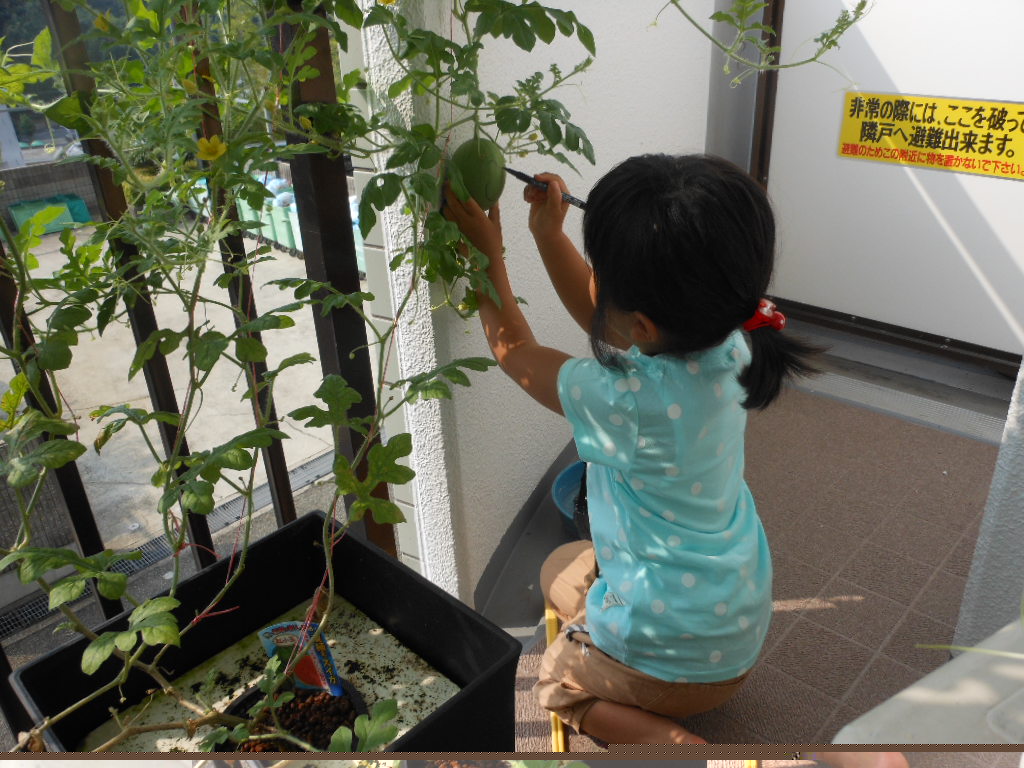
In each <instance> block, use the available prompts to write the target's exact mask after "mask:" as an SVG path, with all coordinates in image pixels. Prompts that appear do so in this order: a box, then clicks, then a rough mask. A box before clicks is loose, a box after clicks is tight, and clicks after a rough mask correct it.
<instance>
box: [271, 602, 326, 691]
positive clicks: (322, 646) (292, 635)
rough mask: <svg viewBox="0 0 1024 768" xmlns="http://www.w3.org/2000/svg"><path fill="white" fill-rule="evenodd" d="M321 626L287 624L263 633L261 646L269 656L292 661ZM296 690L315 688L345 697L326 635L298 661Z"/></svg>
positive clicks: (295, 671) (294, 670)
mask: <svg viewBox="0 0 1024 768" xmlns="http://www.w3.org/2000/svg"><path fill="white" fill-rule="evenodd" d="M317 626H319V625H317V624H303V623H302V622H300V621H285V622H282V623H281V624H273V625H271V626H269V627H266V628H265V629H261V630H260V642H262V643H263V648H264V649H265V650H266V652H267V654H268V655H269V656H275V655H276V656H280V657H281V660H282V661H288V659H289V658H290V657H291V654H292V651H293V650H294V649H295V647H296V646H304V645H306V644H307V643H308V642H309V638H310V637H312V636H313V633H314V632H316V629H317ZM292 678H293V679H294V680H295V687H296V688H312V689H323V690H327V691H330V692H331V694H332V695H334V696H341V695H343V694H344V693H345V689H344V688H343V687H342V684H341V676H340V675H339V674H338V668H337V667H336V666H335V664H334V657H333V656H332V655H331V651H330V649H328V647H327V643H325V642H324V638H323V635H322V634H321V635H318V636H317V638H316V640H315V641H314V642H313V644H312V646H311V647H310V648H309V649H308V650H307V651H306V653H304V654H303V656H302V658H301V659H299V660H298V662H297V663H296V664H295V667H294V668H293V670H292Z"/></svg>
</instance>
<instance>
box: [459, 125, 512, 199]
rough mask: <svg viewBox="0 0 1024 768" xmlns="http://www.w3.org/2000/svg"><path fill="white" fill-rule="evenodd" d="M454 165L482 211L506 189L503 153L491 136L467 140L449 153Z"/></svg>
mask: <svg viewBox="0 0 1024 768" xmlns="http://www.w3.org/2000/svg"><path fill="white" fill-rule="evenodd" d="M449 163H450V164H451V165H452V166H454V167H455V168H456V169H457V170H458V173H459V176H461V177H462V183H463V184H465V185H466V189H467V190H468V191H469V196H470V197H472V198H473V199H474V200H476V201H477V203H479V204H480V207H481V208H483V209H484V210H485V211H486V210H488V209H489V208H492V207H493V206H494V204H495V203H496V202H498V198H499V197H501V192H502V190H503V189H505V155H504V153H502V151H501V147H499V146H498V145H497V144H495V143H494V142H493V141H491V140H490V139H483V138H476V139H470V140H469V141H467V142H466V143H464V144H462V145H460V146H459V148H458V149H456V150H455V152H453V153H452V158H451V160H450V161H449Z"/></svg>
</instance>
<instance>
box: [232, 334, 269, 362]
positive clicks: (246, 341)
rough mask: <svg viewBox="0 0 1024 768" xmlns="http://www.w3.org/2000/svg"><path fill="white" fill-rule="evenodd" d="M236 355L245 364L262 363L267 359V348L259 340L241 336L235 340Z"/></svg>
mask: <svg viewBox="0 0 1024 768" xmlns="http://www.w3.org/2000/svg"><path fill="white" fill-rule="evenodd" d="M235 355H236V356H237V357H238V359H239V360H241V361H242V362H243V363H262V362H264V361H265V360H266V359H267V348H266V347H265V346H263V342H261V341H259V339H254V338H252V337H251V336H239V337H238V338H237V339H235Z"/></svg>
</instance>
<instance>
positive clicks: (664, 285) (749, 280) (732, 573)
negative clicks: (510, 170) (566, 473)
mask: <svg viewBox="0 0 1024 768" xmlns="http://www.w3.org/2000/svg"><path fill="white" fill-rule="evenodd" d="M537 178H538V179H539V180H541V181H545V182H547V183H548V187H547V189H546V190H540V189H537V188H536V187H533V186H528V187H527V188H526V190H525V193H524V197H525V199H526V200H527V202H529V203H530V217H529V226H530V231H531V233H532V234H533V237H534V239H535V241H536V244H537V248H538V250H539V252H540V255H541V258H542V259H543V261H544V265H545V267H546V268H547V271H548V275H549V277H550V279H551V281H552V283H553V285H554V287H555V290H556V291H557V293H558V296H559V298H560V299H561V301H562V303H563V304H564V305H565V307H566V309H567V310H568V311H569V313H570V314H571V315H572V317H573V318H574V319H575V320H576V322H577V323H578V324H579V325H580V326H582V327H583V329H584V330H586V331H587V332H588V333H589V334H590V338H591V344H592V348H593V351H594V355H595V358H596V359H578V358H571V357H570V356H569V355H567V354H565V353H564V352H560V351H558V350H555V349H551V348H549V347H545V346H542V345H541V344H539V343H538V342H537V341H536V339H535V338H534V336H533V333H532V331H531V330H530V326H529V324H528V323H527V322H526V320H525V318H524V317H523V314H522V312H521V310H520V308H519V305H518V304H517V303H516V300H515V297H514V294H513V291H512V288H511V286H510V285H509V281H508V275H507V273H506V270H505V263H504V261H503V251H504V248H503V243H502V231H501V222H500V216H499V211H498V207H497V206H495V207H494V208H493V209H491V211H490V213H489V214H485V213H484V212H483V211H482V210H481V209H480V207H479V206H478V205H477V204H476V203H475V202H474V201H473V200H468V201H466V202H462V201H460V200H459V199H458V198H457V197H456V196H455V195H453V194H449V195H448V203H447V204H446V215H448V217H449V218H451V219H452V220H453V221H455V222H456V223H457V224H458V225H459V227H460V229H461V230H462V232H463V234H464V235H465V236H466V238H467V239H468V240H469V241H470V242H472V243H473V245H475V246H476V247H477V248H478V249H479V250H480V251H482V252H483V253H484V254H486V255H487V256H488V257H489V259H490V266H489V267H488V275H489V276H490V279H491V281H492V282H493V284H494V286H495V289H496V291H497V294H498V296H499V298H500V304H499V303H496V302H494V301H492V300H491V299H490V298H488V297H487V296H485V295H483V294H481V295H480V296H479V300H480V301H479V303H480V319H481V321H482V323H483V328H484V331H485V334H486V337H487V341H488V343H489V345H490V347H491V350H492V352H493V354H494V356H495V359H496V360H497V361H498V363H499V364H500V366H501V368H502V369H503V370H504V371H505V372H506V373H507V374H508V375H509V376H511V377H512V378H513V379H514V380H515V381H516V382H518V383H519V385H520V386H521V387H522V388H523V389H524V390H526V392H528V393H529V394H530V395H531V396H532V397H534V398H535V399H536V400H537V401H538V402H540V403H541V404H542V405H545V406H547V407H548V408H550V409H551V410H553V411H555V412H556V413H560V414H564V415H565V417H566V418H567V419H568V420H569V423H570V424H571V426H572V429H573V436H574V439H575V441H576V446H577V449H578V451H579V455H580V458H581V459H583V460H584V461H585V462H587V465H588V472H587V499H588V506H589V517H590V529H591V538H592V543H591V542H586V541H583V542H573V543H572V544H568V545H565V546H564V547H561V548H559V549H558V550H556V551H555V552H554V553H553V554H552V555H551V556H550V557H549V559H548V561H547V562H546V563H545V564H544V567H543V570H542V575H541V586H542V588H543V590H544V593H545V596H546V597H547V599H548V600H549V601H550V602H551V604H552V605H553V606H554V608H555V610H556V611H557V612H558V614H559V615H560V617H561V618H562V620H563V622H564V631H563V632H562V633H560V635H559V636H558V638H557V640H556V641H555V642H553V643H552V644H551V645H550V647H549V648H548V650H547V652H546V654H545V656H544V660H543V664H542V668H541V672H540V679H539V681H538V683H537V685H536V686H535V689H534V690H535V692H536V694H537V697H538V699H539V700H540V702H541V704H542V705H543V706H544V707H545V708H547V709H549V710H551V711H553V712H555V713H557V714H558V716H559V717H561V718H562V720H564V721H565V722H566V723H568V724H569V725H571V726H572V727H574V728H575V729H576V730H578V731H580V732H585V733H588V734H590V735H592V736H594V737H597V738H598V739H601V740H603V741H606V742H609V743H620V744H621V743H632V744H638V743H649V744H670V743H704V742H703V740H702V739H700V738H699V737H698V736H696V735H694V734H692V733H690V732H689V731H687V730H686V729H685V728H683V727H682V726H680V725H679V724H678V723H677V722H676V719H677V718H682V717H686V716H688V715H692V714H696V713H698V712H703V711H706V710H709V709H712V708H714V707H717V706H718V705H720V704H722V703H723V702H725V701H726V700H728V699H729V698H730V697H731V696H733V695H734V694H735V693H736V691H738V690H739V688H740V686H741V685H742V684H743V681H744V679H745V678H746V676H747V674H748V672H749V670H750V668H751V667H752V666H753V665H754V663H755V661H756V660H757V657H758V654H759V653H760V650H761V646H762V643H763V642H764V638H765V635H766V633H767V631H768V624H769V621H770V618H771V609H772V608H771V578H772V572H771V560H770V556H769V553H768V546H767V542H766V540H765V535H764V530H763V529H762V526H761V522H760V520H759V519H758V516H757V513H756V511H755V508H754V500H753V498H752V497H751V494H750V490H749V489H748V488H747V485H746V483H745V482H744V479H743V455H744V454H743V435H744V430H745V427H746V411H747V409H750V408H764V407H765V406H767V405H768V404H769V403H770V402H771V401H772V400H773V399H774V398H775V397H776V395H777V394H778V392H779V389H780V386H781V384H782V381H783V380H784V379H785V378H786V377H787V376H789V375H791V374H799V373H805V372H808V371H809V370H810V369H809V368H808V366H807V365H806V363H805V362H804V361H803V358H804V356H805V355H806V354H807V353H808V352H810V351H811V350H810V348H808V347H806V346H804V345H802V344H801V343H799V342H796V341H794V340H792V339H790V338H788V337H787V336H786V335H785V334H783V333H782V332H781V331H782V329H783V327H784V326H785V318H784V317H783V316H782V314H781V313H779V312H778V311H776V310H775V309H774V305H772V304H771V303H770V302H767V301H766V300H764V299H763V297H764V294H765V292H766V290H767V289H768V284H769V281H770V279H771V276H772V266H773V260H774V241H775V225H774V219H773V216H772V211H771V208H770V206H769V203H768V200H767V197H766V195H765V193H764V190H763V189H762V188H761V187H760V186H759V185H758V184H757V183H756V182H755V181H754V180H753V179H752V178H751V177H750V176H749V175H747V174H746V173H745V172H743V171H742V170H741V169H739V168H738V167H736V166H734V165H732V164H731V163H728V162H726V161H724V160H721V159H717V158H713V157H705V156H684V157H670V156H664V155H645V156H641V157H634V158H631V159H629V160H627V161H625V162H623V163H622V164H620V165H618V166H617V167H615V168H614V169H612V170H611V171H610V172H609V173H608V174H607V175H606V176H604V177H603V178H602V179H601V180H600V181H599V182H598V183H597V185H596V186H595V187H594V189H593V190H592V191H591V193H590V197H589V199H588V200H587V204H586V209H585V214H584V217H583V244H584V250H585V251H586V254H587V256H588V258H589V263H588V262H587V261H586V260H584V259H583V257H581V255H580V254H579V252H578V251H577V250H576V248H575V247H574V246H573V244H572V242H571V241H570V239H569V237H568V236H567V235H566V234H565V232H564V230H563V221H564V219H565V216H566V212H567V210H568V204H567V203H565V202H563V200H562V192H567V191H568V190H567V188H566V185H565V183H564V182H563V181H562V179H561V178H559V177H558V176H555V175H552V174H541V175H539V176H538V177H537ZM748 343H749V347H748ZM619 350H625V351H619Z"/></svg>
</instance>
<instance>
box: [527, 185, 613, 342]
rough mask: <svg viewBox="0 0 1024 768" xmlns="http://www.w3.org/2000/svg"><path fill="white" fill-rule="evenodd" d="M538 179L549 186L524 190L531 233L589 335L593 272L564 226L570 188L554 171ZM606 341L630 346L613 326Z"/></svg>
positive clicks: (553, 278)
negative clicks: (566, 197)
mask: <svg viewBox="0 0 1024 768" xmlns="http://www.w3.org/2000/svg"><path fill="white" fill-rule="evenodd" d="M536 178H537V180H538V181H546V182H547V183H548V188H547V189H538V188H537V187H534V186H531V185H527V187H526V190H525V191H524V193H523V197H524V199H525V200H526V202H528V203H529V204H530V232H531V233H532V234H533V239H534V241H535V242H536V243H537V250H538V251H539V252H540V257H541V259H542V260H543V262H544V267H545V269H547V272H548V278H549V279H550V280H551V284H552V285H553V286H554V288H555V292H556V293H557V294H558V298H559V299H560V300H561V302H562V305H563V306H564V307H565V308H566V310H567V311H568V312H569V314H570V315H571V316H572V319H573V320H575V321H576V323H577V325H579V326H580V328H582V329H583V330H584V331H586V332H587V333H588V334H589V333H590V331H591V327H592V323H593V319H594V298H595V297H594V294H593V286H592V284H591V283H592V277H593V273H592V271H591V269H590V265H589V264H587V262H586V260H585V259H584V258H583V257H582V256H581V255H580V252H579V251H578V250H577V249H576V246H575V245H573V242H572V240H570V239H569V237H568V235H566V234H565V231H564V230H563V229H562V223H563V221H564V220H565V214H566V211H568V209H569V204H568V203H566V202H565V201H564V200H562V192H568V191H569V188H568V187H567V186H566V184H565V181H563V180H562V178H561V177H560V176H556V175H555V174H553V173H540V174H537V176H536ZM605 341H606V342H608V343H609V344H611V345H613V346H616V347H618V348H620V349H628V348H629V346H630V342H628V341H627V340H626V339H624V338H622V337H621V336H620V335H619V334H617V333H615V332H614V331H612V330H611V329H610V328H609V329H607V330H606V332H605Z"/></svg>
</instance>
